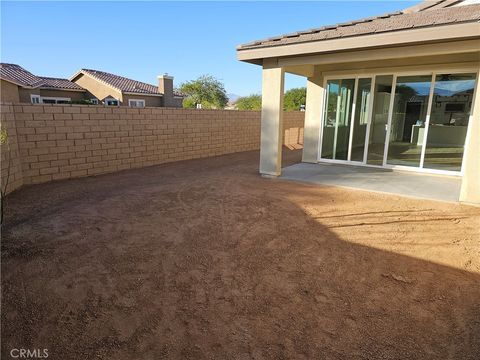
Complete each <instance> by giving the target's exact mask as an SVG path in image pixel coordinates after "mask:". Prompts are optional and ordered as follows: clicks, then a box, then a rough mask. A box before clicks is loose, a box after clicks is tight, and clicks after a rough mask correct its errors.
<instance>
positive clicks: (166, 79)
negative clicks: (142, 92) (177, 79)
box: [158, 74, 174, 107]
mask: <svg viewBox="0 0 480 360" xmlns="http://www.w3.org/2000/svg"><path fill="white" fill-rule="evenodd" d="M158 91H159V92H161V93H162V94H163V106H165V107H172V106H174V101H173V76H168V74H163V75H159V76H158Z"/></svg>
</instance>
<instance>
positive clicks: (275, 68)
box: [237, 0, 480, 204]
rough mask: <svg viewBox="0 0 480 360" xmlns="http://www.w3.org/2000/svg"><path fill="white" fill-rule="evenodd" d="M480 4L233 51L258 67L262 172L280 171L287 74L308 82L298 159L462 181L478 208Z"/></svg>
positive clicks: (444, 1) (464, 194) (410, 11)
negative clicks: (301, 148)
mask: <svg viewBox="0 0 480 360" xmlns="http://www.w3.org/2000/svg"><path fill="white" fill-rule="evenodd" d="M479 21H480V1H479V0H464V1H461V0H440V1H424V2H422V3H420V4H418V5H416V6H414V7H411V8H407V9H405V10H402V11H399V12H395V13H391V14H385V15H382V16H377V17H371V18H367V19H361V20H356V21H350V22H346V23H342V24H337V25H331V26H323V27H321V28H318V29H312V30H307V31H299V32H296V33H292V34H287V35H283V36H277V37H273V38H269V39H265V40H260V41H254V42H251V43H248V44H243V45H240V46H239V47H238V48H237V57H238V59H239V60H241V61H246V62H250V63H253V64H257V65H261V66H262V67H263V75H262V77H263V88H262V124H261V151H260V172H261V173H262V174H265V175H271V176H278V175H280V173H281V146H282V138H281V129H282V101H283V92H284V90H283V84H284V74H285V72H288V73H293V74H297V75H301V76H305V77H306V78H307V101H306V113H305V129H304V131H305V132H304V149H303V161H304V162H310V163H317V162H331V163H341V164H351V165H360V166H372V167H382V168H389V169H400V170H410V171H416V172H426V173H435V174H447V175H453V176H461V177H462V186H461V192H460V201H464V202H470V203H477V204H480V91H478V77H479V68H480V22H479Z"/></svg>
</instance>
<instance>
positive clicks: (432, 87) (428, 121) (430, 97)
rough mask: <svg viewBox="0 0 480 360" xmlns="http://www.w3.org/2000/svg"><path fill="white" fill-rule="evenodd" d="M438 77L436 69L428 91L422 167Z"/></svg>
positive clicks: (421, 154) (420, 166) (421, 159)
mask: <svg viewBox="0 0 480 360" xmlns="http://www.w3.org/2000/svg"><path fill="white" fill-rule="evenodd" d="M436 77H437V74H436V73H435V71H434V72H433V73H432V80H431V81H430V91H429V92H428V105H427V116H426V117H425V130H424V131H423V140H422V152H421V153H420V165H419V168H420V169H423V165H424V162H425V153H426V152H427V139H428V137H427V136H428V129H429V128H430V114H431V112H432V104H433V94H434V91H435V81H436ZM467 130H468V128H467ZM417 142H418V141H417ZM462 162H463V160H462Z"/></svg>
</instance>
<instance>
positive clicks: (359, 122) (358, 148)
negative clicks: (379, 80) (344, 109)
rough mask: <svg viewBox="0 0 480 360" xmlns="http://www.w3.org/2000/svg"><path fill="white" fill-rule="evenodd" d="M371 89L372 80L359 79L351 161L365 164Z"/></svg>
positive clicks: (353, 123)
mask: <svg viewBox="0 0 480 360" xmlns="http://www.w3.org/2000/svg"><path fill="white" fill-rule="evenodd" d="M371 87H372V79H370V78H366V79H358V85H357V96H356V100H355V116H354V118H353V122H352V136H351V154H350V160H351V161H357V162H363V158H364V155H365V138H366V135H367V124H368V115H369V109H370V101H371V93H370V92H371Z"/></svg>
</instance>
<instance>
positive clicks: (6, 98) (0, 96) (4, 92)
mask: <svg viewBox="0 0 480 360" xmlns="http://www.w3.org/2000/svg"><path fill="white" fill-rule="evenodd" d="M0 101H1V102H12V103H14V102H20V96H19V93H18V86H17V85H15V84H12V83H11V82H8V81H5V80H0Z"/></svg>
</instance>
